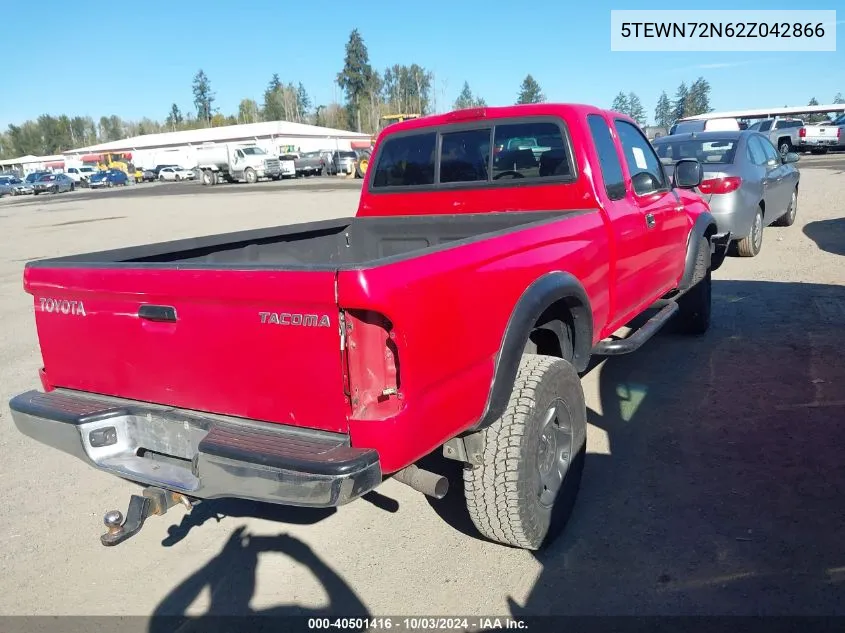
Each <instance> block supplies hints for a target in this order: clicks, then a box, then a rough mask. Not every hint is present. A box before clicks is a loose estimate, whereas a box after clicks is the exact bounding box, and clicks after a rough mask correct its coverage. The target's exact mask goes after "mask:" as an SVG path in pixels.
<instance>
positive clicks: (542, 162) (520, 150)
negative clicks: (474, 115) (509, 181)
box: [493, 121, 573, 180]
mask: <svg viewBox="0 0 845 633" xmlns="http://www.w3.org/2000/svg"><path fill="white" fill-rule="evenodd" d="M493 147H494V157H493V180H498V179H500V178H521V179H524V178H548V177H550V176H572V175H573V170H572V166H571V165H570V164H569V155H568V153H567V151H566V144H565V143H564V141H563V136H562V135H561V132H560V128H559V127H558V126H557V124H555V123H552V122H551V121H537V122H531V123H509V124H504V125H497V126H496V132H495V137H494V139H493Z"/></svg>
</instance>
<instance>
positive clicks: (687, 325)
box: [675, 238, 713, 335]
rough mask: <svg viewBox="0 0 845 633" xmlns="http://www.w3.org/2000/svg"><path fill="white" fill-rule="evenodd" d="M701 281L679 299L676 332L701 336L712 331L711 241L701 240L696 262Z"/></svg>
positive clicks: (697, 273)
mask: <svg viewBox="0 0 845 633" xmlns="http://www.w3.org/2000/svg"><path fill="white" fill-rule="evenodd" d="M695 268H696V275H697V276H698V277H699V281H698V282H697V283H696V284H695V285H694V286H693V287H692V288H690V289H689V290H687V291H686V292H685V293H684V294H683V295H681V296H680V297H679V298H678V313H677V314H676V315H675V325H676V330H677V331H678V332H680V333H682V334H692V335H700V334H704V333H705V332H706V331H707V330H708V329H710V312H711V308H712V305H713V280H712V277H711V269H710V241H709V240H707V239H706V238H702V239H701V244H700V245H699V247H698V259H697V260H696V262H695Z"/></svg>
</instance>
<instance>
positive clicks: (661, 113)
mask: <svg viewBox="0 0 845 633" xmlns="http://www.w3.org/2000/svg"><path fill="white" fill-rule="evenodd" d="M654 122H655V124H656V125H657V126H658V127H662V128H666V129H667V130H668V129H669V126H670V125H672V104H671V102H670V101H669V97H668V96H666V91H665V90H664V91H663V92H661V93H660V98H659V99H658V100H657V107H656V108H655V109H654Z"/></svg>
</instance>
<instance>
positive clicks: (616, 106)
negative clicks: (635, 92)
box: [610, 91, 629, 114]
mask: <svg viewBox="0 0 845 633" xmlns="http://www.w3.org/2000/svg"><path fill="white" fill-rule="evenodd" d="M610 109H611V110H613V111H614V112H619V113H621V114H628V110H629V108H628V95H626V94H625V93H624V92H622V91H619V94H617V95H616V98H615V99H613V103H612V104H610Z"/></svg>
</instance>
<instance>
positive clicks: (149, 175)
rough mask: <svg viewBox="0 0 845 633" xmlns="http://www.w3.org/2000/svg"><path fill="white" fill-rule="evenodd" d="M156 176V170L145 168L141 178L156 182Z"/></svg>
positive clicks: (144, 180)
mask: <svg viewBox="0 0 845 633" xmlns="http://www.w3.org/2000/svg"><path fill="white" fill-rule="evenodd" d="M156 177H157V174H156V173H155V171H153V170H152V169H145V170H144V172H143V174H142V176H141V180H142V181H143V182H154V181H155V179H156Z"/></svg>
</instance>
